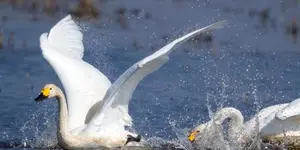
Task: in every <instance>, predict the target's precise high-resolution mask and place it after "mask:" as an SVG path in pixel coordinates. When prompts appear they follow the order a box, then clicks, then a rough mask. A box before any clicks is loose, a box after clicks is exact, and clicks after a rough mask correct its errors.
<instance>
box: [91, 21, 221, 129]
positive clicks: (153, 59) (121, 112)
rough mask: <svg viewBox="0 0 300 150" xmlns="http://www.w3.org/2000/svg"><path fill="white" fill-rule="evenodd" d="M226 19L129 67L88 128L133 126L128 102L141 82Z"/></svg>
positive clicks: (182, 38) (113, 87)
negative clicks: (192, 39)
mask: <svg viewBox="0 0 300 150" xmlns="http://www.w3.org/2000/svg"><path fill="white" fill-rule="evenodd" d="M225 23H226V21H222V22H217V23H214V24H211V25H209V26H206V27H204V28H201V29H198V30H196V31H193V32H190V33H188V34H186V35H185V36H183V37H181V38H178V39H176V40H174V41H173V42H171V43H169V44H168V45H166V46H164V47H163V48H161V49H160V50H158V51H156V52H155V53H153V54H152V55H150V56H148V57H146V58H144V59H142V60H141V61H139V62H137V63H136V64H134V65H133V66H131V67H130V68H129V69H128V70H126V71H125V72H124V73H123V74H122V75H121V76H120V77H119V78H118V79H117V80H116V81H115V82H114V83H113V85H112V86H111V87H110V88H109V90H108V91H107V93H106V95H105V97H104V99H103V101H102V103H101V104H100V109H99V110H98V111H97V113H96V114H95V115H94V117H93V118H92V120H91V122H90V123H89V124H88V126H87V128H86V130H87V131H97V130H100V129H101V126H105V125H111V124H118V125H119V126H121V127H124V126H131V124H132V121H131V117H130V115H129V114H128V104H129V101H130V99H131V97H132V93H133V91H134V90H135V88H136V87H137V85H138V84H139V82H140V81H141V80H142V79H143V78H144V77H145V76H147V75H149V74H150V73H152V72H154V71H156V70H157V69H159V68H160V67H161V66H162V65H163V64H165V63H166V62H167V61H168V59H169V56H168V55H169V54H170V53H171V51H172V50H174V49H175V48H177V47H178V46H180V45H181V44H183V43H184V42H185V41H187V40H189V39H191V38H193V37H195V36H196V35H198V34H200V33H204V32H209V31H211V30H214V29H218V28H222V27H223V26H224V24H225Z"/></svg>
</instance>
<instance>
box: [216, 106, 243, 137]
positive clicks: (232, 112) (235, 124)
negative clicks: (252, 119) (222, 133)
mask: <svg viewBox="0 0 300 150" xmlns="http://www.w3.org/2000/svg"><path fill="white" fill-rule="evenodd" d="M225 119H231V120H230V123H229V128H228V135H229V136H230V138H236V136H238V134H239V132H240V131H241V129H242V127H243V123H244V117H243V115H242V113H241V112H240V111H239V110H237V109H235V108H233V107H226V108H223V109H221V110H220V111H218V112H217V113H216V114H215V116H214V121H215V123H216V124H218V125H221V124H222V123H223V122H224V121H225Z"/></svg>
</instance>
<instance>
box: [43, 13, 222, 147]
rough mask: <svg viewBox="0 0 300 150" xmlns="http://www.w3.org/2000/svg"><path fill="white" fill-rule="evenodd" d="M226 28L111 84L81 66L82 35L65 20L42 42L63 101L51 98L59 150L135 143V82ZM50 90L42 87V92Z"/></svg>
mask: <svg viewBox="0 0 300 150" xmlns="http://www.w3.org/2000/svg"><path fill="white" fill-rule="evenodd" d="M224 23H225V22H218V23H215V24H212V25H209V26H207V27H204V28H202V29H198V30H195V31H193V32H191V33H188V34H186V35H185V36H183V37H181V38H178V39H176V40H174V41H173V42H171V43H169V44H168V45H166V46H164V47H163V48H161V49H160V50H158V51H157V52H155V53H154V54H152V55H150V56H148V57H146V58H144V59H142V60H141V61H139V62H137V63H136V64H134V65H133V66H131V67H130V68H129V69H128V70H126V71H125V72H124V73H123V74H122V75H121V76H120V77H119V78H118V79H117V80H116V81H115V82H114V83H113V84H111V82H110V81H109V79H108V78H107V77H106V76H105V75H104V74H102V73H101V72H100V71H98V70H97V69H96V68H95V67H93V66H92V65H90V64H88V63H87V62H85V61H83V60H82V57H83V53H84V47H83V43H82V39H83V35H82V33H81V32H80V29H79V27H78V26H77V25H76V23H75V22H74V21H73V20H72V18H71V16H70V15H68V16H67V17H65V18H63V19H62V20H61V21H59V22H58V23H57V24H56V25H55V26H54V27H53V28H52V29H51V30H50V33H49V34H48V33H44V34H42V35H41V37H40V45H41V49H42V54H43V56H44V58H45V59H46V60H47V61H48V63H49V64H50V65H51V66H52V68H53V69H54V71H55V72H56V73H57V75H58V77H59V79H60V80H61V82H62V84H63V87H64V89H65V92H66V97H67V99H65V98H64V96H63V93H62V92H61V90H58V88H57V87H56V86H55V87H56V89H57V91H56V92H55V93H56V94H57V95H55V96H53V97H57V98H58V100H59V104H60V112H59V114H60V115H59V116H60V118H59V119H60V120H59V122H60V123H59V129H58V140H59V144H60V145H61V146H62V147H63V148H70V147H71V148H81V147H85V148H90V147H95V146H101V145H103V146H108V147H119V146H123V145H126V144H127V142H130V141H137V142H138V141H139V140H140V136H137V135H136V134H134V133H130V132H129V131H127V130H125V126H131V125H132V119H131V116H130V115H129V114H128V104H129V101H130V99H131V96H132V93H133V92H134V90H135V88H136V87H137V85H138V84H139V82H140V81H141V80H142V79H143V78H144V77H145V76H147V75H148V74H150V73H152V72H154V71H156V70H157V69H159V68H160V67H161V66H162V65H163V64H165V63H166V62H167V61H168V59H169V56H168V55H169V54H170V53H171V51H172V50H174V49H175V48H176V47H178V46H180V45H181V44H183V43H184V42H185V41H187V40H188V39H191V38H193V37H194V36H196V35H198V34H200V33H203V32H209V31H212V30H214V29H218V28H221V27H223V25H224ZM52 86H53V87H54V85H52ZM49 89H50V88H47V87H45V88H44V90H43V91H45V90H46V91H49ZM43 91H42V93H43ZM42 93H41V94H42ZM48 94H49V93H48ZM50 94H51V93H50ZM45 96H47V95H44V97H45ZM48 97H49V96H48ZM46 98H47V97H46Z"/></svg>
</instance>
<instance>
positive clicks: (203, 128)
mask: <svg viewBox="0 0 300 150" xmlns="http://www.w3.org/2000/svg"><path fill="white" fill-rule="evenodd" d="M210 128H211V122H207V123H204V124H200V125H199V126H197V127H195V128H194V129H193V130H192V131H191V132H190V134H189V136H188V139H189V141H190V142H194V141H195V140H196V138H197V139H199V138H201V137H202V136H205V135H204V134H205V133H207V131H208V130H210Z"/></svg>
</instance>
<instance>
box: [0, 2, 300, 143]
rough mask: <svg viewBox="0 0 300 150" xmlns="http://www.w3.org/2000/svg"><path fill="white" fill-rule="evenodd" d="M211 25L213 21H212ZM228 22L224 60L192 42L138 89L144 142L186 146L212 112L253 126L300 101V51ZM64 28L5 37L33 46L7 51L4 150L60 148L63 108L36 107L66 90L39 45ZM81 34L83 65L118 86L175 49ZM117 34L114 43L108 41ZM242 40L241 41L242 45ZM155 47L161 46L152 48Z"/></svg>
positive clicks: (2, 83)
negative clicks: (229, 112) (47, 87)
mask: <svg viewBox="0 0 300 150" xmlns="http://www.w3.org/2000/svg"><path fill="white" fill-rule="evenodd" d="M224 5H225V4H224ZM2 7H3V6H2ZM206 9H208V8H206ZM205 17H206V18H209V15H207V16H205ZM226 17H227V19H228V18H229V19H230V20H231V21H232V22H231V23H232V24H233V25H232V26H231V27H230V28H224V29H221V30H220V31H219V30H218V31H217V34H216V36H217V40H216V41H215V42H214V44H216V45H218V46H217V48H214V49H218V50H220V52H219V53H218V54H217V55H216V54H215V53H214V52H213V51H212V50H211V49H210V48H206V46H203V45H202V46H200V45H199V44H193V43H192V42H190V43H189V44H186V45H184V46H183V47H181V48H178V49H177V50H176V51H175V52H174V53H173V54H171V59H170V61H169V62H168V63H167V64H166V65H164V66H163V67H162V68H160V69H159V70H158V71H156V72H154V73H153V74H151V75H149V76H148V77H146V78H145V79H144V80H143V81H142V82H141V83H140V84H139V86H138V87H137V89H136V91H135V92H134V95H133V97H132V100H131V101H130V105H129V113H130V115H131V116H132V118H133V122H134V126H133V128H134V129H135V130H136V132H137V133H139V134H141V135H142V136H143V137H145V138H159V139H164V140H169V141H176V142H179V143H180V142H182V140H183V139H182V138H185V137H186V133H185V132H187V131H189V130H190V129H191V128H192V127H194V126H195V125H197V124H199V123H202V122H206V121H208V120H209V111H216V110H217V109H218V108H220V107H226V106H232V107H236V108H237V109H239V110H241V111H242V113H243V115H245V119H246V120H247V119H249V117H251V116H252V115H254V114H255V112H257V111H258V110H259V109H261V108H264V107H266V106H270V105H275V104H280V103H286V102H290V101H292V100H294V99H296V98H298V97H299V94H300V89H299V88H300V87H299V86H298V85H299V84H300V78H299V75H300V53H299V51H298V50H299V46H298V45H297V44H293V43H292V42H290V41H288V40H290V39H288V38H287V37H285V38H283V39H285V41H284V40H281V39H282V37H281V35H282V34H281V33H280V32H279V31H280V30H279V31H277V32H275V31H273V30H272V31H271V32H270V31H269V30H268V31H269V32H263V34H262V35H261V36H258V38H257V37H256V36H257V35H258V33H261V31H259V32H258V31H256V30H255V28H253V26H250V25H249V26H248V27H245V28H244V26H241V25H240V24H246V23H249V22H252V21H249V20H246V19H244V20H242V21H241V19H240V18H241V16H238V15H234V18H230V17H228V15H222V16H221V17H220V16H219V17H216V18H217V19H218V20H220V19H224V18H226ZM20 18H22V17H20ZM216 18H215V19H216ZM58 20H59V17H58V18H57V19H48V20H46V21H45V22H43V23H40V22H37V23H28V22H26V23H23V26H20V25H19V23H20V22H21V21H19V22H18V21H15V22H13V23H11V24H8V25H6V27H7V28H4V31H3V32H4V33H9V31H10V30H14V31H16V32H17V33H18V36H17V37H16V39H18V40H22V39H27V40H28V46H27V47H26V48H21V47H16V48H15V49H4V50H2V51H0V68H1V69H0V104H1V105H0V118H1V119H0V148H1V147H6V148H8V147H15V146H19V147H35V148H49V147H53V146H55V145H56V120H57V118H56V117H57V104H56V101H55V100H49V101H45V102H43V103H36V102H35V101H34V100H33V99H34V98H35V96H37V94H38V93H39V91H40V89H41V87H43V85H44V84H46V83H55V84H57V85H59V86H60V87H61V84H60V81H59V79H58V78H57V76H56V74H55V72H54V71H53V70H52V68H51V66H50V65H49V64H48V63H47V62H46V61H45V60H44V58H43V57H42V55H41V52H40V48H39V44H38V38H39V35H40V34H41V33H43V32H47V31H48V30H49V28H50V27H51V26H52V25H53V24H54V23H55V22H56V21H58ZM196 20H197V19H196ZM212 20H213V19H212ZM166 22H167V21H166ZM209 23H211V21H207V19H206V20H205V21H203V22H201V26H204V25H208V24H209ZM137 24H139V23H137ZM146 24H147V23H146ZM192 24H193V23H191V22H189V25H190V26H186V25H183V27H182V28H180V33H181V31H186V30H188V29H190V27H191V26H192ZM202 24H203V25H202ZM173 25H174V24H173ZM149 26H151V25H149ZM170 26H171V25H170ZM178 26H179V25H178ZM81 27H83V28H84V33H85V39H84V41H85V42H84V44H85V47H86V51H85V56H84V60H86V61H87V62H89V63H91V64H92V65H94V66H96V68H98V69H99V70H100V71H101V72H103V73H104V74H106V75H107V76H108V77H109V79H110V80H111V81H115V80H116V79H117V77H118V76H120V75H121V74H122V73H123V72H124V71H125V70H126V69H127V68H128V67H130V66H131V65H132V64H134V63H135V62H137V61H139V60H140V59H142V58H144V57H145V56H147V55H149V54H151V53H152V52H153V50H152V49H153V48H154V50H155V49H158V48H160V47H162V46H164V45H165V44H167V41H170V40H167V41H163V40H161V39H159V38H158V37H154V38H153V37H150V38H149V39H150V40H149V39H147V40H148V41H150V44H149V43H148V44H145V43H141V45H142V46H143V47H144V48H143V49H135V48H134V47H132V46H131V44H130V42H128V41H126V40H124V39H127V36H124V34H125V33H124V32H123V31H120V30H121V29H119V27H114V29H113V31H112V30H110V29H101V28H99V27H95V26H91V25H89V24H87V23H82V24H81ZM235 29H236V30H237V31H236V32H234V31H235ZM249 30H250V31H249ZM145 32H146V31H145ZM156 32H163V31H162V30H161V29H160V30H157V31H156ZM110 33H112V34H111V35H112V36H111V37H107V36H106V35H110ZM144 34H145V33H144V32H143V31H141V32H137V34H136V35H135V37H138V36H139V35H140V36H141V37H142V36H144ZM237 34H239V35H240V36H239V37H236V35H237ZM130 35H131V34H130ZM169 35H170V36H175V37H176V36H177V37H178V36H179V35H180V34H179V33H175V32H173V33H169ZM220 35H221V36H220ZM274 35H276V36H274ZM254 37H256V39H255V40H254ZM110 38H113V39H110ZM129 38H130V37H129ZM243 39H244V40H243ZM251 39H252V40H251ZM141 40H145V39H141ZM152 40H153V41H157V43H154V42H153V43H151V41H152ZM261 41H264V42H261ZM277 41H279V42H277ZM282 41H284V42H282ZM146 43H147V42H146ZM245 43H246V44H245ZM278 43H279V44H278ZM282 43H283V44H282ZM124 45H127V46H126V47H125V46H124ZM278 45H280V47H279V46H278ZM183 133H185V134H183ZM24 143H26V145H24Z"/></svg>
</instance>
